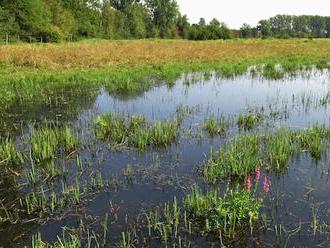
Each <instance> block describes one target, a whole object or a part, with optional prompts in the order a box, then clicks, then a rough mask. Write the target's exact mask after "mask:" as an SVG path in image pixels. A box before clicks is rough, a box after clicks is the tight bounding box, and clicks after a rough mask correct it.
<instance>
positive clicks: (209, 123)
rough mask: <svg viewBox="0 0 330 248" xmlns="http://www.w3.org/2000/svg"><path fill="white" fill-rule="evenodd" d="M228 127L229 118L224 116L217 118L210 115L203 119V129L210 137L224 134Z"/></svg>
mask: <svg viewBox="0 0 330 248" xmlns="http://www.w3.org/2000/svg"><path fill="white" fill-rule="evenodd" d="M229 127H230V120H229V119H226V118H225V117H221V118H219V119H216V118H214V117H211V118H207V119H205V121H204V130H205V131H207V132H208V133H209V135H210V136H211V137H213V136H215V135H224V134H225V133H226V131H227V130H228V129H229Z"/></svg>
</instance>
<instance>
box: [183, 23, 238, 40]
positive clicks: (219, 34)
mask: <svg viewBox="0 0 330 248" xmlns="http://www.w3.org/2000/svg"><path fill="white" fill-rule="evenodd" d="M231 37H232V34H231V31H230V29H229V28H228V27H227V26H226V24H224V23H220V22H219V21H218V20H216V19H213V20H212V21H211V22H210V24H209V25H206V23H205V20H204V19H201V20H200V22H199V24H193V25H192V26H191V28H190V32H189V39H191V40H217V39H230V38H231Z"/></svg>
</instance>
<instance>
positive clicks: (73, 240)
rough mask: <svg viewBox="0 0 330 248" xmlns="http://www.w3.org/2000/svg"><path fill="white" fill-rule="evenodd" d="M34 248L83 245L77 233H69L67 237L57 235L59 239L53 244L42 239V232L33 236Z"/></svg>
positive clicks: (79, 247) (73, 247) (66, 247)
mask: <svg viewBox="0 0 330 248" xmlns="http://www.w3.org/2000/svg"><path fill="white" fill-rule="evenodd" d="M31 246H32V248H81V247H83V246H82V244H81V241H80V239H79V237H78V236H76V235H73V234H71V235H69V237H66V236H64V235H63V237H59V236H57V241H56V242H54V243H53V244H48V243H45V242H43V241H42V239H41V235H40V233H37V234H36V235H34V236H32V243H31Z"/></svg>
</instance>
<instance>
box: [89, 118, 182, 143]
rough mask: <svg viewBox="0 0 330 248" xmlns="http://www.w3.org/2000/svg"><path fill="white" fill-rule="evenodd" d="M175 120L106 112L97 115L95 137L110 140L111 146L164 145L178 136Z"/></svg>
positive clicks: (177, 124)
mask: <svg viewBox="0 0 330 248" xmlns="http://www.w3.org/2000/svg"><path fill="white" fill-rule="evenodd" d="M178 132H179V123H178V122H177V121H162V122H161V121H156V122H154V123H152V124H149V123H148V122H147V119H146V117H145V116H131V117H129V118H125V117H124V116H122V115H113V114H107V115H102V116H99V117H98V118H97V120H96V122H95V133H96V137H98V138H100V139H102V140H105V141H108V142H110V144H112V146H113V147H120V146H133V147H136V148H138V149H140V150H144V149H145V148H147V147H149V146H154V147H165V146H167V145H169V144H171V143H172V142H175V141H176V139H177V137H178Z"/></svg>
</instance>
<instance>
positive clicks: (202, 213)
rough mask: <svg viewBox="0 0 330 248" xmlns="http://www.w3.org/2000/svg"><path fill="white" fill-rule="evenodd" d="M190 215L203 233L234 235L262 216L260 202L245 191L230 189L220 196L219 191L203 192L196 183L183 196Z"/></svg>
mask: <svg viewBox="0 0 330 248" xmlns="http://www.w3.org/2000/svg"><path fill="white" fill-rule="evenodd" d="M183 201H184V207H185V208H186V209H187V211H188V213H189V216H190V218H191V219H192V220H193V222H194V223H196V224H197V226H198V227H199V228H200V229H201V230H202V231H203V232H217V231H221V232H222V233H224V234H226V235H228V236H234V234H235V233H236V232H237V231H238V230H244V228H246V227H249V226H250V227H251V223H254V222H256V221H257V220H258V219H259V209H260V208H261V204H260V203H259V202H258V201H257V200H256V199H255V198H254V197H253V196H252V195H251V194H250V193H249V192H247V191H246V190H241V191H230V192H227V193H225V195H224V196H222V197H220V195H219V193H218V191H216V190H212V191H209V192H207V193H203V192H202V191H201V190H200V189H199V188H198V187H197V186H195V187H194V188H193V190H192V192H191V193H190V194H189V195H187V196H186V197H185V198H184V200H183Z"/></svg>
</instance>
